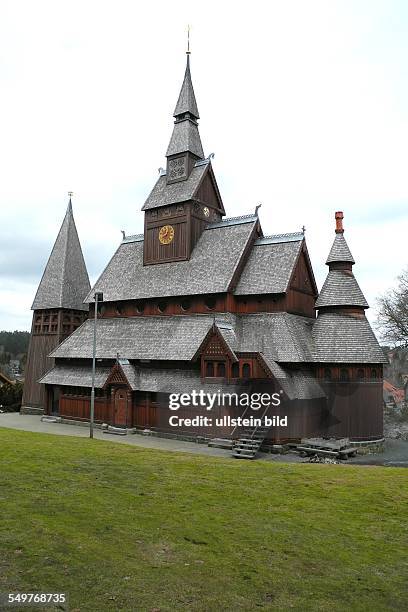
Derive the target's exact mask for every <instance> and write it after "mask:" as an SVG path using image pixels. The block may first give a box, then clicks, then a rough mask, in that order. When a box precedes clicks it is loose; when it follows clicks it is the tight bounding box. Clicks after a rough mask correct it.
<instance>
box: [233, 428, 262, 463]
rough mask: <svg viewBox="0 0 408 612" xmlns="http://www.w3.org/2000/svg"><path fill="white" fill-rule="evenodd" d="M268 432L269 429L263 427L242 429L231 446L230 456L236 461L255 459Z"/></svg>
mask: <svg viewBox="0 0 408 612" xmlns="http://www.w3.org/2000/svg"><path fill="white" fill-rule="evenodd" d="M268 431H269V427H265V426H263V425H260V426H259V427H252V428H246V429H244V430H243V432H242V434H241V436H240V437H239V438H238V440H236V441H235V442H234V444H233V445H232V456H233V457H235V458H236V459H255V457H256V455H257V454H258V452H259V450H260V448H261V446H262V442H263V441H264V440H265V438H266V434H267V433H268Z"/></svg>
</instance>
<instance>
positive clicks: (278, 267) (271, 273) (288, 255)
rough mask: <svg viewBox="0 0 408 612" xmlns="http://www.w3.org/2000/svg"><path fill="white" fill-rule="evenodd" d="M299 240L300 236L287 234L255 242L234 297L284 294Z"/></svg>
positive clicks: (301, 237) (300, 239)
mask: <svg viewBox="0 0 408 612" xmlns="http://www.w3.org/2000/svg"><path fill="white" fill-rule="evenodd" d="M303 239H304V236H303V234H292V235H290V234H287V235H286V236H284V235H282V236H267V237H265V238H259V239H258V240H256V242H255V244H254V246H253V249H252V251H251V254H250V256H249V258H248V261H247V263H246V265H245V267H244V269H243V272H242V274H241V277H240V279H239V281H238V284H237V286H236V288H235V291H234V293H235V294H236V295H256V294H262V293H285V292H286V291H287V289H288V285H289V282H290V279H291V276H292V272H293V269H294V267H295V265H296V262H297V258H298V255H299V253H300V250H301V248H302V244H303Z"/></svg>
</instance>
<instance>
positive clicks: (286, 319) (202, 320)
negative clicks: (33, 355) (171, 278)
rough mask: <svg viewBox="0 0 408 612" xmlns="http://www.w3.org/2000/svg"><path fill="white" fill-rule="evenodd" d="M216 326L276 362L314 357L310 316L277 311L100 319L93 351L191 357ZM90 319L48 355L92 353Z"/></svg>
mask: <svg viewBox="0 0 408 612" xmlns="http://www.w3.org/2000/svg"><path fill="white" fill-rule="evenodd" d="M214 316H215V324H216V325H217V327H218V328H219V331H220V333H221V335H222V336H223V337H224V339H225V341H226V342H227V344H228V346H229V347H230V348H231V350H232V351H235V352H244V353H248V352H249V353H251V352H261V353H262V354H263V355H265V357H266V358H267V359H270V360H271V361H277V362H292V363H302V362H311V361H313V345H312V338H311V327H312V324H313V320H312V319H308V318H307V317H300V316H297V315H291V314H288V313H285V312H281V313H259V314H253V315H239V316H238V315H233V314H230V313H221V314H219V313H217V314H216V315H212V314H208V315H174V316H148V317H143V316H141V317H130V318H119V317H118V318H112V319H111V318H109V319H103V318H101V319H99V320H98V334H97V347H96V356H97V358H98V359H115V358H116V356H117V353H118V352H119V354H120V355H121V357H124V358H127V359H150V360H166V361H167V360H174V361H190V360H191V359H193V357H194V356H195V355H196V354H197V351H198V349H199V348H200V346H201V345H202V343H203V341H204V339H205V337H206V335H207V334H208V332H209V331H210V329H211V327H212V325H213V324H214ZM92 337H93V321H92V320H90V319H88V320H87V321H85V323H84V324H83V325H81V327H79V328H78V329H77V330H76V331H75V332H74V333H73V334H72V335H71V336H69V337H68V338H67V339H66V340H65V341H64V342H63V343H62V344H60V346H59V347H57V348H56V349H55V351H53V353H52V354H51V356H52V357H56V358H70V359H75V358H78V359H89V358H91V357H92Z"/></svg>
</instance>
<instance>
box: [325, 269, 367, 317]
mask: <svg viewBox="0 0 408 612" xmlns="http://www.w3.org/2000/svg"><path fill="white" fill-rule="evenodd" d="M324 306H361V307H362V308H368V304H367V301H366V299H365V297H364V295H363V292H362V291H361V289H360V287H359V285H358V282H357V281H356V279H355V277H354V274H353V273H352V272H351V271H350V270H330V272H329V273H328V275H327V278H326V280H325V281H324V285H323V287H322V290H321V292H320V295H319V297H318V298H317V300H316V308H323V307H324Z"/></svg>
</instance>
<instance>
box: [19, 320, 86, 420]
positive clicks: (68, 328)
mask: <svg viewBox="0 0 408 612" xmlns="http://www.w3.org/2000/svg"><path fill="white" fill-rule="evenodd" d="M87 316H88V313H87V312H85V311H78V310H67V309H56V308H55V309H49V310H36V311H34V313H33V322H32V326H31V336H30V344H29V347H28V354H27V366H26V370H25V379H24V393H23V400H22V406H27V407H33V408H45V405H46V394H45V388H44V385H41V384H39V383H38V382H37V381H38V379H39V378H41V377H42V376H44V374H45V373H46V372H48V371H49V370H50V369H51V368H52V367H53V366H54V359H51V358H49V357H48V355H49V354H50V353H51V352H52V351H53V350H54V349H55V348H56V347H57V346H58V345H59V344H60V343H61V342H62V341H63V340H65V338H67V337H68V336H69V335H70V334H72V332H73V331H74V330H75V329H77V327H79V326H80V325H81V324H82V323H83V321H84V320H85V319H86V317H87Z"/></svg>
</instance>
